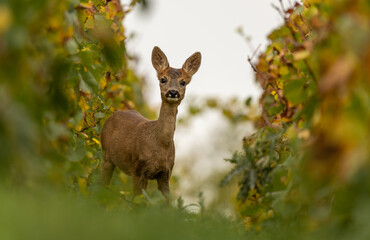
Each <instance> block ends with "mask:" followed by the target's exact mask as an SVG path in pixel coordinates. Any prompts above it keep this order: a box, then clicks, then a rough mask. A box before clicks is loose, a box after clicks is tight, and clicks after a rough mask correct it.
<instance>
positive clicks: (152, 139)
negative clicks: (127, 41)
mask: <svg viewBox="0 0 370 240" xmlns="http://www.w3.org/2000/svg"><path fill="white" fill-rule="evenodd" d="M200 62H201V55H200V53H199V52H197V53H194V54H193V55H192V56H190V57H189V58H188V59H187V60H186V62H185V63H184V65H183V66H182V68H181V69H175V68H171V67H170V66H169V64H168V60H167V57H166V55H165V54H164V53H163V52H162V51H161V50H160V49H159V48H158V47H154V49H153V52H152V63H153V67H154V68H155V69H156V71H157V76H158V79H159V80H160V88H161V98H162V105H161V110H160V114H159V118H158V120H155V121H149V120H147V119H145V118H144V117H143V116H141V115H140V113H138V112H136V111H132V110H131V111H116V112H115V113H114V114H113V115H112V116H111V117H110V118H108V120H107V121H106V123H105V125H104V127H103V129H102V132H101V142H102V147H103V151H104V162H103V164H102V179H103V181H104V184H107V185H108V184H109V183H110V180H111V177H112V174H113V170H114V168H115V167H118V168H119V169H120V170H121V171H123V172H125V173H126V174H128V175H130V176H132V182H133V191H134V193H133V195H134V196H136V195H139V194H141V193H142V189H144V190H145V189H146V186H147V183H148V180H149V179H156V180H157V183H158V189H159V190H160V191H161V192H162V194H163V195H164V196H165V197H168V195H169V180H170V176H171V173H172V168H173V165H174V160H175V146H174V142H173V136H174V132H175V127H176V115H177V107H178V106H179V104H180V103H181V100H182V99H183V98H184V96H185V88H186V85H187V84H188V83H189V82H190V81H191V77H192V76H193V74H195V73H196V72H197V71H198V69H199V66H200ZM162 78H165V79H166V80H167V82H166V83H161V79H162ZM181 81H185V83H186V85H185V86H182V85H181V84H180V83H181ZM170 90H172V91H177V92H178V93H179V95H180V96H179V98H173V99H170V98H168V97H167V96H166V94H167V93H168V92H169V91H170Z"/></svg>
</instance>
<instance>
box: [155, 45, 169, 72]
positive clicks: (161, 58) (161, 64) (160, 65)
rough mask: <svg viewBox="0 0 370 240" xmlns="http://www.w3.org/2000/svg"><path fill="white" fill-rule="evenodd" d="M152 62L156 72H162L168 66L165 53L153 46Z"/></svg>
mask: <svg viewBox="0 0 370 240" xmlns="http://www.w3.org/2000/svg"><path fill="white" fill-rule="evenodd" d="M152 64H153V67H154V68H155V70H156V71H157V73H161V72H163V71H164V70H165V69H166V68H168V67H169V64H168V60H167V57H166V55H164V53H163V52H162V50H161V49H160V48H159V47H154V48H153V51H152Z"/></svg>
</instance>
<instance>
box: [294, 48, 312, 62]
mask: <svg viewBox="0 0 370 240" xmlns="http://www.w3.org/2000/svg"><path fill="white" fill-rule="evenodd" d="M309 56H310V52H309V51H307V50H301V51H297V52H295V53H293V59H294V61H299V60H303V59H306V58H308V57H309Z"/></svg>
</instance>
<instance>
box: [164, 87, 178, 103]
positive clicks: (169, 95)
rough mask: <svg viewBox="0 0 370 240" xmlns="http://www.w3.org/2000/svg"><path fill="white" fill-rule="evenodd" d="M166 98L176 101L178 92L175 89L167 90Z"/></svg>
mask: <svg viewBox="0 0 370 240" xmlns="http://www.w3.org/2000/svg"><path fill="white" fill-rule="evenodd" d="M166 98H167V100H168V101H170V102H172V101H173V102H176V101H177V100H179V98H180V93H179V92H178V91H176V90H169V91H168V92H167V93H166Z"/></svg>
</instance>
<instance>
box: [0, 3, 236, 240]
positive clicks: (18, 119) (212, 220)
mask: <svg viewBox="0 0 370 240" xmlns="http://www.w3.org/2000/svg"><path fill="white" fill-rule="evenodd" d="M137 2H138V1H136V0H134V1H132V2H131V4H130V5H129V6H124V8H122V6H121V4H120V2H119V1H118V0H112V1H105V0H96V1H95V0H93V1H85V0H81V1H79V0H70V1H55V0H50V1H43V0H35V1H23V0H19V1H0V79H1V82H0V110H1V113H2V114H1V115H0V157H1V161H0V195H1V196H2V197H1V199H0V212H1V216H2V218H1V220H0V225H1V226H0V238H1V239H50V238H53V239H67V238H68V239H80V238H114V239H122V238H128V239H148V238H150V239H163V238H167V239H173V238H176V239H204V238H207V237H210V238H212V239H239V238H241V237H242V234H240V228H239V227H240V225H239V224H238V223H236V222H233V221H230V220H229V219H226V218H224V217H222V216H213V215H212V214H211V213H206V210H205V208H204V199H203V196H202V195H200V196H199V202H198V204H191V205H184V202H183V201H182V199H181V198H179V199H178V206H177V207H172V206H171V207H170V206H167V205H166V204H165V201H164V199H163V197H162V195H161V194H160V193H159V191H154V192H153V193H151V192H149V193H146V192H145V194H144V196H140V197H137V198H135V199H134V201H131V199H132V198H131V195H130V192H131V184H130V182H129V178H128V177H126V176H125V175H124V174H123V173H118V174H115V175H114V178H113V183H112V184H111V186H110V187H103V186H101V185H100V184H99V181H100V180H99V168H98V166H99V164H100V162H101V159H102V153H101V146H100V138H99V135H100V131H101V127H102V125H103V124H104V122H105V121H106V119H107V118H108V117H109V116H110V115H111V114H112V113H113V111H115V110H117V109H133V108H134V109H136V110H138V111H140V112H141V113H142V114H144V115H145V116H146V117H148V118H152V117H153V112H152V111H151V110H150V109H149V108H148V106H147V105H146V103H145V99H144V97H143V95H142V92H141V89H142V88H143V85H144V84H145V82H143V80H142V79H141V78H139V77H137V76H136V74H135V72H134V70H133V69H132V68H130V67H129V66H128V64H127V62H128V60H129V58H130V56H128V54H127V52H126V47H125V43H126V40H127V39H126V37H125V31H124V28H123V25H122V20H123V19H124V17H125V15H126V14H127V13H128V12H129V11H130V10H131V9H132V8H133V7H135V5H136V3H137ZM189 206H196V207H198V208H199V209H200V213H199V214H193V213H189V212H187V211H185V209H187V208H188V207H189Z"/></svg>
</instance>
